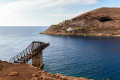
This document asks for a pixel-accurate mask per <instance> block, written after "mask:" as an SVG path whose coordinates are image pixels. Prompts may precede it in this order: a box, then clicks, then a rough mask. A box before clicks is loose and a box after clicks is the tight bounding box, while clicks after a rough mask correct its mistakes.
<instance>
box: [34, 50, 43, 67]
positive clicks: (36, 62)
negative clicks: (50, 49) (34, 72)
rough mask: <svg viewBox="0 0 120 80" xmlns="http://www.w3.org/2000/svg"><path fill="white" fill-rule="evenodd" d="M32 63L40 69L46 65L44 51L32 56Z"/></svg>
mask: <svg viewBox="0 0 120 80" xmlns="http://www.w3.org/2000/svg"><path fill="white" fill-rule="evenodd" d="M32 65H33V66H35V67H39V68H40V69H41V68H42V67H43V66H44V64H43V54H42V51H41V52H39V53H38V54H35V55H34V56H33V57H32Z"/></svg>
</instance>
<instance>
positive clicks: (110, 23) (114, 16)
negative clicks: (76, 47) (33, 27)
mask: <svg viewBox="0 0 120 80" xmlns="http://www.w3.org/2000/svg"><path fill="white" fill-rule="evenodd" d="M42 34H52V35H84V36H120V8H105V7H103V8H99V9H95V10H92V11H89V12H86V13H84V14H82V15H79V16H77V17H75V18H72V19H70V20H65V21H63V22H61V23H59V24H57V25H52V26H50V27H49V28H48V29H47V30H46V31H44V32H42Z"/></svg>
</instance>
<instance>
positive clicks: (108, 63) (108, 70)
mask: <svg viewBox="0 0 120 80" xmlns="http://www.w3.org/2000/svg"><path fill="white" fill-rule="evenodd" d="M47 28H48V27H34V26H32V27H31V26H30V27H29V26H28V27H23V26H22V27H20V26H19V27H12V26H11V27H0V60H4V61H9V59H10V58H12V57H14V56H16V55H17V54H18V53H20V52H21V51H22V50H23V49H25V48H26V47H27V46H28V45H29V44H30V43H31V42H32V41H43V42H50V46H49V47H47V48H46V49H45V50H44V51H43V59H44V64H45V66H44V68H43V69H44V70H45V71H46V72H49V73H53V74H56V73H61V74H63V75H66V76H75V77H85V78H88V79H94V80H105V79H106V78H109V79H110V80H120V38H119V37H87V36H86V37H83V36H57V35H43V34H39V33H40V32H42V31H44V30H46V29H47Z"/></svg>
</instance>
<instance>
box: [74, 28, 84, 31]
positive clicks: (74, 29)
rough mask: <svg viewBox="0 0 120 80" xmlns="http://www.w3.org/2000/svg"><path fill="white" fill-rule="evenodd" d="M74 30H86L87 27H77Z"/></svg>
mask: <svg viewBox="0 0 120 80" xmlns="http://www.w3.org/2000/svg"><path fill="white" fill-rule="evenodd" d="M74 30H75V31H80V30H82V31H84V30H85V28H75V29H74Z"/></svg>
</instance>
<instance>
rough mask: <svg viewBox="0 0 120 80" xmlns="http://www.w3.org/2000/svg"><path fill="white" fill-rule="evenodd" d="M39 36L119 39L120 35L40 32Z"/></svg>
mask: <svg viewBox="0 0 120 80" xmlns="http://www.w3.org/2000/svg"><path fill="white" fill-rule="evenodd" d="M39 34H44V35H61V36H90V37H120V34H118V35H112V34H103V35H102V34H81V33H80V34H69V33H52V32H50V33H46V32H42V33H39Z"/></svg>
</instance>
